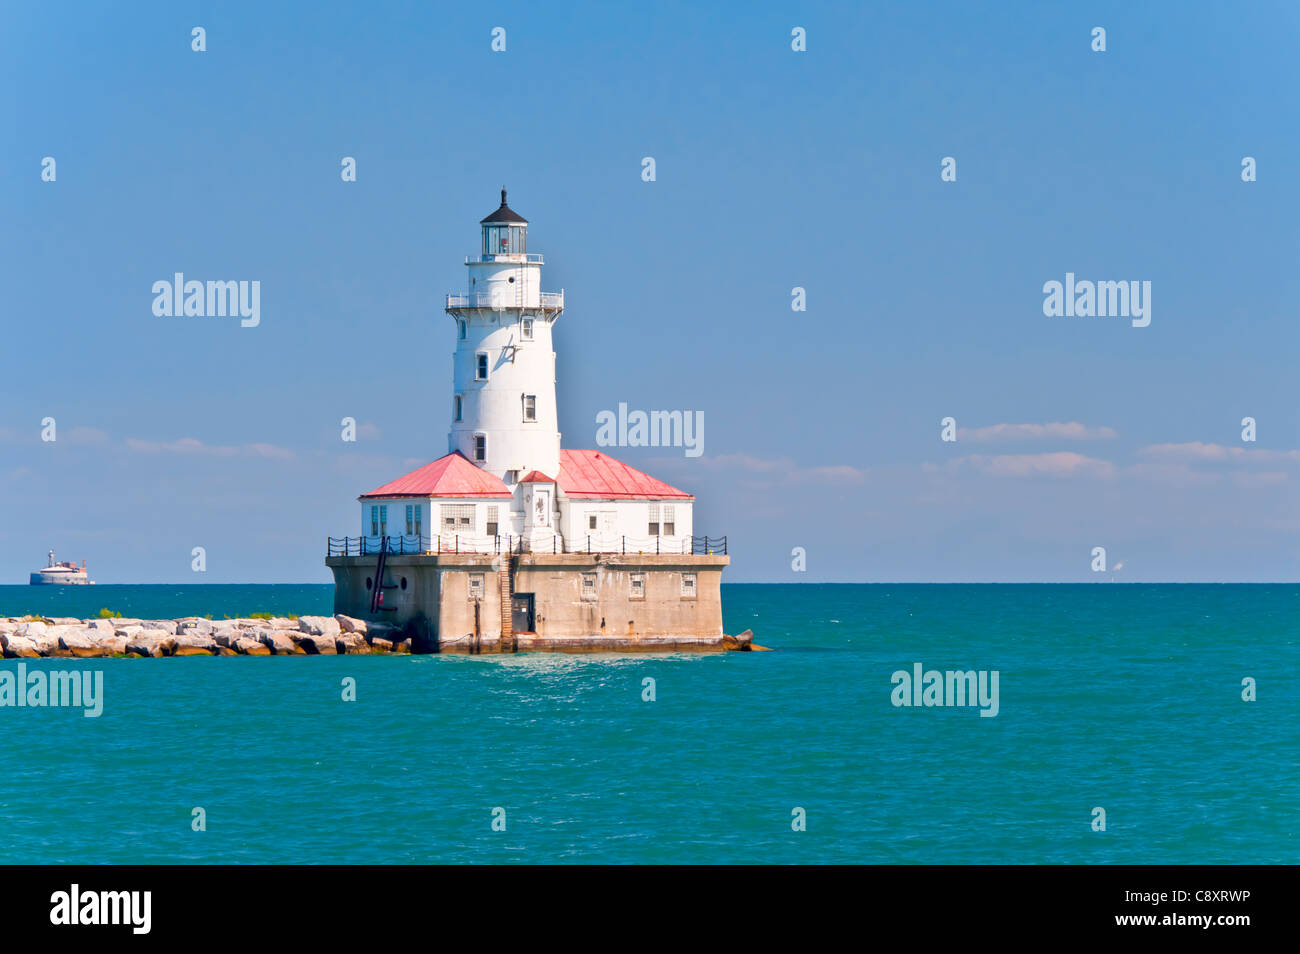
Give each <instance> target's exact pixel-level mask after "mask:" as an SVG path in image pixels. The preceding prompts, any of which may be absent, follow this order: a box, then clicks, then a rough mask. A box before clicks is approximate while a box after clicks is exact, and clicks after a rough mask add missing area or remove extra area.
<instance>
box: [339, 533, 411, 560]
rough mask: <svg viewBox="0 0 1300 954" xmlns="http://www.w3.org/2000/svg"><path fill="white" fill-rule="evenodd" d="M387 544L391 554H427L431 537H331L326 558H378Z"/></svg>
mask: <svg viewBox="0 0 1300 954" xmlns="http://www.w3.org/2000/svg"><path fill="white" fill-rule="evenodd" d="M385 543H387V544H388V552H389V553H402V554H406V553H427V552H428V550H429V537H427V536H416V535H415V534H413V533H412V534H409V535H403V536H396V537H394V536H384V537H380V536H373V537H329V538H327V543H326V556H378V555H379V551H380V550H382V549H383V548H384V544H385Z"/></svg>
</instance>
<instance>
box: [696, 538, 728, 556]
mask: <svg viewBox="0 0 1300 954" xmlns="http://www.w3.org/2000/svg"><path fill="white" fill-rule="evenodd" d="M719 550H721V551H722V555H723V556H726V555H727V537H726V534H723V535H722V536H720V537H691V553H693V554H696V555H698V556H711V555H713V554H716V553H717V552H718V551H719Z"/></svg>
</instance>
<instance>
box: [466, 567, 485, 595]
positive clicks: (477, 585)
mask: <svg viewBox="0 0 1300 954" xmlns="http://www.w3.org/2000/svg"><path fill="white" fill-rule="evenodd" d="M469 598H470V599H472V600H481V599H482V598H483V574H482V573H471V574H470V575H469Z"/></svg>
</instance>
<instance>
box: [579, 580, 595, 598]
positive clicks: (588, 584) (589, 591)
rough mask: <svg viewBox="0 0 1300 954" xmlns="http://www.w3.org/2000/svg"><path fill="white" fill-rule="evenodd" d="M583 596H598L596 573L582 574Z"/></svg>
mask: <svg viewBox="0 0 1300 954" xmlns="http://www.w3.org/2000/svg"><path fill="white" fill-rule="evenodd" d="M582 598H583V599H584V600H594V599H595V598H596V574H595V573H584V574H582Z"/></svg>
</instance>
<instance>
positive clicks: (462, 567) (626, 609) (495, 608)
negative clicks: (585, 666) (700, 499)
mask: <svg viewBox="0 0 1300 954" xmlns="http://www.w3.org/2000/svg"><path fill="white" fill-rule="evenodd" d="M730 562H731V561H730V559H729V558H728V557H726V556H684V555H654V554H637V555H631V554H629V555H621V554H611V553H593V554H583V553H564V554H542V553H537V554H533V553H525V554H520V555H515V556H487V555H475V554H445V553H444V554H438V555H406V556H402V555H397V556H392V555H390V556H389V557H388V561H387V569H386V572H385V580H384V582H385V583H386V584H390V585H389V586H386V587H385V589H384V605H385V606H386V607H391V608H390V609H385V610H381V611H378V612H375V613H372V612H370V597H371V588H370V587H372V586H373V585H374V583H375V580H374V574H375V565H376V558H375V557H373V556H368V557H329V558H328V559H327V560H326V564H327V565H328V566H329V567H330V569H331V570H332V571H333V572H334V584H335V589H334V611H335V612H336V613H343V614H345V615H347V616H354V617H357V618H358V619H366V620H383V621H386V622H390V623H395V624H397V625H409V626H410V627H411V628H412V629H413V630H415V631H416V632H418V633H419V634H421V636H423V637H424V639H425V640H426V641H427V642H428V643H429V644H430V645H429V646H427V647H426V648H427V650H433V651H437V650H443V651H456V650H457V649H464V646H473V647H475V648H473V649H472V650H467V651H476V652H477V651H498V650H499V649H500V648H505V649H510V648H512V640H511V639H507V640H505V642H504V644H502V640H501V636H502V609H503V603H505V604H506V605H507V606H508V602H506V601H508V600H509V599H510V595H511V592H512V591H511V589H510V585H509V583H510V580H511V578H512V577H513V594H526V593H531V594H532V595H533V604H534V618H535V626H534V632H536V634H537V636H538V637H545V638H565V637H602V638H605V639H613V640H615V641H616V642H617V641H618V640H620V639H622V640H629V641H634V640H636V639H639V638H654V637H721V635H722V633H723V623H722V595H721V583H722V570H723V568H724V567H726V566H727V565H728V564H729V563H730ZM690 575H693V576H694V579H695V586H694V594H693V595H692V594H691V593H690V592H689V589H687V590H686V591H684V589H683V577H684V576H690ZM479 577H481V580H482V584H481V586H472V584H473V583H474V581H475V580H476V579H477V578H479ZM584 577H585V578H586V579H587V580H588V581H590V583H589V585H588V586H587V587H585V588H584ZM634 579H636V580H639V581H640V583H639V585H636V586H634ZM403 581H404V582H405V586H403V585H402V584H403ZM367 584H369V585H367Z"/></svg>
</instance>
